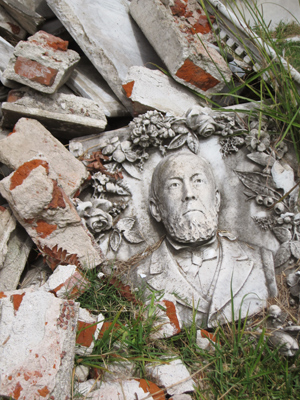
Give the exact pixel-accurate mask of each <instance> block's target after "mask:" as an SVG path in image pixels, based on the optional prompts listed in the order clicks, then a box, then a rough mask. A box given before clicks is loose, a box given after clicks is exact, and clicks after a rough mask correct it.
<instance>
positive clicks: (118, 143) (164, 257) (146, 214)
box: [72, 106, 300, 326]
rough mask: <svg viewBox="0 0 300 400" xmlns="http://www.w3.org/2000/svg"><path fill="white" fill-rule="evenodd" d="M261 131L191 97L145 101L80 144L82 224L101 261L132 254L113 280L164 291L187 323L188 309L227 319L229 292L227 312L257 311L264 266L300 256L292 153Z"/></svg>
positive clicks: (267, 292)
mask: <svg viewBox="0 0 300 400" xmlns="http://www.w3.org/2000/svg"><path fill="white" fill-rule="evenodd" d="M272 129H274V128H273V127H272V126H271V125H270V123H269V122H268V120H267V119H266V120H263V121H261V122H260V123H259V122H257V121H255V120H252V119H251V118H250V117H247V115H245V114H243V118H242V117H241V114H233V113H220V112H214V111H212V110H211V109H207V108H203V107H200V106H199V107H196V108H194V109H191V110H188V111H187V113H186V117H184V118H183V117H182V118H178V117H174V116H170V115H163V114H162V113H160V112H158V111H155V110H154V111H148V112H147V113H146V114H144V115H140V116H138V117H136V118H134V120H133V121H132V122H131V123H130V124H129V127H128V130H127V132H126V134H124V132H123V131H122V135H121V137H117V136H114V137H112V135H111V133H109V132H107V133H105V134H104V135H103V134H102V136H101V140H100V141H99V144H98V146H95V145H94V146H93V153H92V154H90V156H89V157H88V155H87V154H86V153H84V151H83V150H82V151H81V153H82V155H81V158H83V159H85V163H86V164H87V166H88V168H89V169H91V171H92V180H91V185H92V187H93V194H92V195H90V196H87V197H86V198H85V199H84V201H78V204H77V209H78V211H79V214H80V216H81V217H82V218H83V219H84V220H85V224H86V226H87V228H88V229H90V230H91V232H92V233H93V234H94V235H95V237H96V238H97V240H98V241H99V243H100V246H101V248H102V250H103V251H104V252H105V253H106V255H107V259H111V260H115V261H116V260H117V261H118V260H119V261H126V260H128V259H129V258H130V257H136V259H137V260H139V262H138V263H136V264H135V265H134V266H133V268H132V269H131V270H127V271H126V275H124V276H123V279H124V280H125V279H127V280H128V281H129V283H130V284H131V286H132V287H133V288H136V287H140V286H141V285H142V286H144V287H145V291H146V292H147V291H148V292H149V290H152V289H155V290H159V291H164V292H166V293H169V294H173V295H175V296H176V298H177V303H178V304H177V305H178V308H179V312H180V316H181V318H182V319H183V321H185V322H186V323H189V321H191V318H192V309H193V307H194V308H195V309H196V310H197V315H196V319H197V323H198V325H202V326H212V325H216V324H217V323H218V322H224V321H225V320H231V319H232V309H231V298H233V302H234V310H235V315H234V316H233V318H238V315H239V314H238V313H239V309H240V308H241V315H242V317H245V316H246V314H247V313H249V314H250V315H251V314H253V313H256V312H258V311H260V310H261V309H262V308H263V307H264V306H265V304H266V300H267V298H269V297H272V296H275V295H276V291H277V289H276V282H275V267H276V268H277V269H278V270H281V269H283V268H289V267H291V268H292V267H293V265H294V264H295V262H296V261H297V260H298V259H299V258H300V242H299V240H298V239H299V232H300V231H299V224H300V214H299V213H298V211H297V207H296V205H297V187H296V183H295V177H294V169H295V165H296V163H295V162H294V161H293V160H292V159H291V158H290V159H287V157H286V155H287V154H286V152H287V149H288V148H287V144H285V143H284V142H282V143H279V144H278V145H277V146H276V143H274V141H273V140H272V135H271V132H272ZM72 146H73V147H74V149H75V148H76V151H77V152H78V149H79V148H80V146H79V144H78V143H76V142H74V143H73V144H72ZM161 160H162V161H161ZM95 171H96V172H95ZM151 182H152V183H151ZM149 246H150V247H151V246H152V250H151V248H150V247H149ZM131 260H132V258H131ZM274 261H275V264H274ZM125 264H126V263H125ZM123 272H124V271H123Z"/></svg>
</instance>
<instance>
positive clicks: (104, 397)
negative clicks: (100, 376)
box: [87, 379, 153, 400]
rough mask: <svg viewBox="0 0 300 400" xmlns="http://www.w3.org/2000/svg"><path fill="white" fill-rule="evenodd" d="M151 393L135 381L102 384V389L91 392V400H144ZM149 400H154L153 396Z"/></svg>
mask: <svg viewBox="0 0 300 400" xmlns="http://www.w3.org/2000/svg"><path fill="white" fill-rule="evenodd" d="M147 394H148V395H149V393H148V392H147V391H146V390H144V389H143V388H142V387H141V386H140V382H139V381H137V380H134V379H131V380H125V381H121V382H109V383H106V382H102V384H101V387H100V389H98V390H95V391H93V392H91V393H90V394H89V395H88V396H87V399H89V400H117V399H118V400H136V398H138V399H143V398H144V397H146V396H147ZM147 400H153V397H152V396H149V397H147Z"/></svg>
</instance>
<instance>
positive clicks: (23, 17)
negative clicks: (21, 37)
mask: <svg viewBox="0 0 300 400" xmlns="http://www.w3.org/2000/svg"><path fill="white" fill-rule="evenodd" d="M30 3H31V4H30ZM40 3H41V2H40ZM36 4H37V3H36ZM0 5H1V6H3V7H4V8H5V9H6V11H7V12H8V13H9V14H10V15H11V16H12V18H14V19H15V20H16V21H18V23H19V24H20V25H21V26H22V27H23V28H24V29H25V31H26V32H28V33H30V34H31V35H33V34H34V33H35V32H36V31H37V30H38V29H39V27H40V26H41V25H42V24H43V23H44V21H45V18H44V17H42V16H41V15H40V14H38V13H37V12H36V11H35V10H34V9H33V7H32V2H30V1H27V0H21V1H18V0H0Z"/></svg>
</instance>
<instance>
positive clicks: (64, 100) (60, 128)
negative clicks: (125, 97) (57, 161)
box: [2, 88, 107, 139]
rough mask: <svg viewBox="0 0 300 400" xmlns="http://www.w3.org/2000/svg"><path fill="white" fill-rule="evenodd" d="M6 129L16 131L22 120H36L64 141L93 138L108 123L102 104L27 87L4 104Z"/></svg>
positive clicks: (14, 93) (18, 91)
mask: <svg viewBox="0 0 300 400" xmlns="http://www.w3.org/2000/svg"><path fill="white" fill-rule="evenodd" d="M2 112H3V121H2V124H3V126H4V127H7V128H12V127H13V126H14V125H15V123H16V122H17V121H18V119H19V118H21V117H28V118H34V119H37V120H38V121H40V122H41V123H42V124H43V125H44V126H45V128H46V129H49V130H50V131H51V133H52V134H53V135H55V136H57V137H60V138H67V139H73V138H74V137H76V136H82V134H85V135H92V134H94V133H98V132H101V131H103V130H104V128H105V127H106V124H107V121H106V117H105V115H104V112H103V111H102V109H101V107H100V106H99V104H97V103H95V102H94V101H93V100H90V99H84V98H82V97H77V96H75V95H72V94H64V93H54V94H53V95H47V94H44V93H39V92H37V91H35V90H32V89H29V90H27V88H24V89H16V90H13V91H11V92H10V94H9V96H8V98H7V102H4V103H3V104H2Z"/></svg>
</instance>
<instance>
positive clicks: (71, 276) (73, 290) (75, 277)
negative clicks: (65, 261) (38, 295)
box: [41, 265, 90, 300]
mask: <svg viewBox="0 0 300 400" xmlns="http://www.w3.org/2000/svg"><path fill="white" fill-rule="evenodd" d="M89 285H90V282H89V281H88V280H87V279H86V278H85V277H84V275H83V274H82V272H80V270H79V269H78V268H77V267H76V265H59V266H58V267H57V268H56V269H55V271H54V272H53V274H52V275H51V276H50V277H49V279H48V280H47V282H46V283H45V284H44V285H43V286H42V287H41V290H45V291H47V292H51V293H53V294H55V296H56V297H59V298H60V299H72V300H76V299H77V298H78V297H79V296H80V295H81V294H82V293H84V292H85V290H86V289H87V288H88V287H89Z"/></svg>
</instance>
